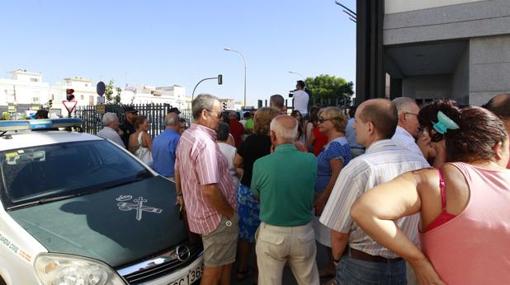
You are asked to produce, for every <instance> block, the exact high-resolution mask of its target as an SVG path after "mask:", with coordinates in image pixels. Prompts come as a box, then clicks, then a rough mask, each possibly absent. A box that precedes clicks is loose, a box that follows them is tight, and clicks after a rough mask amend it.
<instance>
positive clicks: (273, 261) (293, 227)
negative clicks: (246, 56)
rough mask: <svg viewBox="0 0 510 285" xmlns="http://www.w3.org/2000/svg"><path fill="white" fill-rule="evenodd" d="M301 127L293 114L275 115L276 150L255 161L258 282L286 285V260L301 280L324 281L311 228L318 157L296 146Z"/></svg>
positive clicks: (253, 187) (273, 140)
mask: <svg viewBox="0 0 510 285" xmlns="http://www.w3.org/2000/svg"><path fill="white" fill-rule="evenodd" d="M297 128H298V121H297V120H296V119H294V118H293V117H290V116H287V115H279V116H277V117H275V118H274V119H273V120H272V121H271V125H270V134H271V135H270V136H271V143H272V144H273V147H274V148H275V150H274V152H273V153H271V154H269V155H266V156H264V157H262V158H259V159H258V160H257V161H255V164H254V165H253V174H252V180H251V190H252V191H253V193H254V194H255V196H257V197H259V200H260V220H261V224H260V226H259V229H258V235H257V237H256V239H257V244H256V247H255V250H256V252H257V265H258V268H259V284H264V285H272V284H275V285H276V284H281V283H282V274H283V267H284V266H285V264H286V263H288V264H289V265H290V268H291V270H292V272H293V274H294V277H295V278H296V280H297V281H298V284H319V272H318V270H317V264H316V262H315V256H316V253H317V249H316V246H315V235H314V232H313V228H312V217H313V216H312V209H313V200H314V186H315V180H316V174H317V162H316V160H315V156H314V155H313V154H311V153H303V152H300V151H298V149H297V148H296V146H295V145H294V141H295V140H296V136H297V131H298V130H297ZM283 204H285V207H282V205H283Z"/></svg>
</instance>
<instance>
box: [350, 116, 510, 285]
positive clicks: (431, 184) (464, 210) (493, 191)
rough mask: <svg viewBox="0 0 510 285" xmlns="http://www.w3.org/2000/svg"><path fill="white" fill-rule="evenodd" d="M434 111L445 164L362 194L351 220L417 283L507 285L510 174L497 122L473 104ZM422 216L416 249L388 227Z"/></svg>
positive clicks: (503, 134)
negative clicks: (396, 257)
mask: <svg viewBox="0 0 510 285" xmlns="http://www.w3.org/2000/svg"><path fill="white" fill-rule="evenodd" d="M453 109H454V110H453V111H452V112H450V113H449V116H446V115H445V114H444V113H442V112H439V113H438V119H437V122H435V123H434V130H435V131H437V132H438V133H441V134H443V135H444V138H445V143H446V153H447V161H449V163H446V164H445V165H443V167H441V168H440V169H439V170H438V169H433V168H429V169H423V170H418V171H413V172H409V173H406V174H403V175H401V176H399V177H397V178H395V179H394V180H392V181H390V182H387V183H384V184H381V185H379V186H377V187H375V188H374V189H372V190H371V191H368V192H366V193H365V194H364V195H363V196H361V198H360V199H359V200H358V201H357V202H356V204H354V205H353V207H352V209H351V215H352V217H353V219H354V221H355V222H356V223H357V224H358V225H359V226H360V227H361V228H363V229H364V230H365V232H366V233H367V234H369V235H370V236H371V237H372V238H373V239H374V240H375V241H377V242H378V243H380V244H381V245H383V246H385V247H387V248H388V249H390V250H392V251H394V252H395V253H396V254H398V255H400V256H402V257H403V258H404V259H406V260H407V261H408V262H409V263H410V264H411V266H412V267H413V269H414V271H415V273H416V277H417V280H418V282H419V283H420V284H450V285H452V284H453V285H455V284H462V285H466V284H468V285H469V284H507V283H509V282H510V281H509V280H510V246H509V245H510V170H507V169H506V168H505V167H506V165H507V163H508V161H509V150H508V144H509V141H508V135H507V133H506V130H505V127H504V124H503V122H502V121H501V120H500V119H499V118H498V117H496V116H495V115H494V114H492V113H491V112H489V111H487V110H485V109H483V108H480V107H468V108H465V109H462V110H459V109H457V108H453ZM415 213H419V214H420V215H421V229H420V231H421V242H422V249H421V250H420V248H418V247H417V246H416V245H415V244H413V243H412V242H411V241H410V240H409V239H408V238H407V237H406V236H405V235H404V234H403V233H402V231H400V229H398V228H397V227H396V225H395V223H394V222H393V221H394V220H397V219H399V218H401V217H404V216H408V215H412V214H415Z"/></svg>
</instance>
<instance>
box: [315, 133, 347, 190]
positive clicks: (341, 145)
mask: <svg viewBox="0 0 510 285" xmlns="http://www.w3.org/2000/svg"><path fill="white" fill-rule="evenodd" d="M335 159H338V160H341V161H342V163H343V165H344V167H345V165H347V163H349V161H351V148H350V147H349V143H348V142H347V139H346V138H345V137H340V138H336V139H334V140H332V141H331V142H330V143H328V144H327V145H326V146H325V147H324V150H323V151H322V152H321V153H320V154H319V156H317V183H315V192H322V191H324V188H326V186H327V185H328V183H329V180H330V178H331V164H330V161H331V160H335Z"/></svg>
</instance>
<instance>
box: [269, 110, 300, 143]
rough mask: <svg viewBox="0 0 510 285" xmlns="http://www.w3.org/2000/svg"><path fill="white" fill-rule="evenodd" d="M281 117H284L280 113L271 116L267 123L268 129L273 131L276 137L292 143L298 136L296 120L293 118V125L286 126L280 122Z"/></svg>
mask: <svg viewBox="0 0 510 285" xmlns="http://www.w3.org/2000/svg"><path fill="white" fill-rule="evenodd" d="M283 117H285V115H280V116H276V117H275V118H273V120H272V121H271V124H270V125H269V129H270V130H271V131H273V132H274V133H275V135H276V138H278V139H280V140H282V141H283V142H286V143H294V142H295V141H296V139H297V136H298V121H297V120H296V119H294V121H295V124H294V126H293V127H292V128H288V127H286V126H284V125H283V124H282V123H281V122H280V119H281V118H283Z"/></svg>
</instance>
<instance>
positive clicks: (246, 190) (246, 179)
mask: <svg viewBox="0 0 510 285" xmlns="http://www.w3.org/2000/svg"><path fill="white" fill-rule="evenodd" d="M278 114H279V111H278V110H277V109H275V108H269V107H264V108H260V109H259V110H258V111H257V112H256V113H255V117H254V126H253V134H252V135H249V136H248V137H247V138H246V140H245V141H244V142H243V143H241V145H240V146H239V149H238V150H237V154H236V158H235V160H234V164H235V166H236V167H237V168H241V169H242V170H243V175H242V178H241V184H240V185H239V189H238V192H237V214H238V216H239V251H238V252H239V255H238V256H239V262H238V268H237V279H239V280H241V279H244V278H245V277H247V274H248V257H249V256H250V255H251V254H250V253H251V251H252V250H253V244H254V242H255V231H256V230H257V228H258V226H259V225H260V219H259V212H260V205H259V201H258V200H257V198H255V196H254V195H253V193H252V192H251V190H250V185H251V177H252V170H253V164H254V163H255V160H257V159H258V158H260V157H263V156H265V155H268V154H269V153H270V152H271V138H270V137H269V125H270V123H271V120H272V119H273V118H274V117H276V116H277V115H278Z"/></svg>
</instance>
